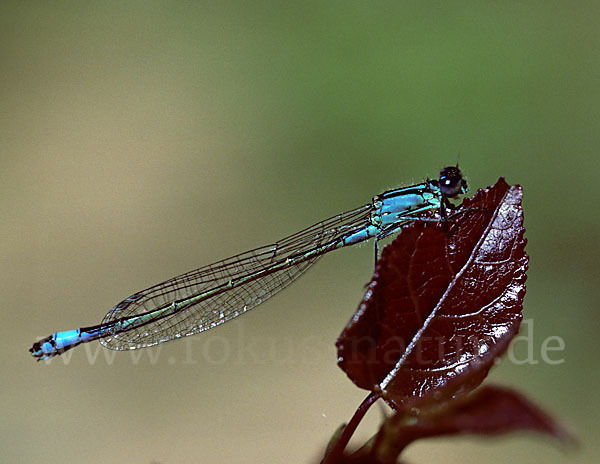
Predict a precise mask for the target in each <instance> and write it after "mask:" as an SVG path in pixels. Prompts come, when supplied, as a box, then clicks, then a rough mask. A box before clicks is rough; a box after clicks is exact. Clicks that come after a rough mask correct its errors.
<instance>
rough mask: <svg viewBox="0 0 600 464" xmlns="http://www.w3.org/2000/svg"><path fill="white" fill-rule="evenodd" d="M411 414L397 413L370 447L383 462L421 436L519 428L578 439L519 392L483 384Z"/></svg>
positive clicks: (392, 459) (571, 441)
mask: <svg viewBox="0 0 600 464" xmlns="http://www.w3.org/2000/svg"><path fill="white" fill-rule="evenodd" d="M408 416H409V414H401V413H397V414H395V415H394V416H393V417H391V418H390V419H389V420H388V421H387V422H386V423H385V424H384V425H383V426H382V427H381V430H380V432H379V434H378V438H377V439H376V440H375V442H374V447H373V449H372V450H370V453H371V454H372V455H376V456H379V460H380V461H382V462H388V461H389V462H396V461H395V459H396V458H397V456H398V454H399V453H400V452H401V451H402V449H403V448H404V447H406V445H408V444H409V443H411V442H413V441H415V440H417V439H419V438H426V437H433V436H444V435H464V434H472V435H473V434H475V435H501V434H505V433H509V432H515V431H518V430H530V431H534V432H538V433H544V434H548V435H550V436H552V437H554V438H557V439H559V440H561V441H562V442H563V443H566V444H574V443H575V438H574V437H573V436H572V435H571V434H570V433H569V432H567V431H566V430H565V429H564V428H563V427H562V426H561V425H560V424H559V423H558V422H556V421H555V420H554V419H553V418H552V417H551V416H550V415H548V414H547V413H546V412H544V411H542V410H541V409H540V408H539V407H537V406H536V405H534V404H533V403H531V402H530V401H529V400H528V399H527V398H525V397H524V396H523V395H521V394H519V393H517V392H516V391H514V390H511V389H509V388H503V387H498V386H486V387H482V388H480V389H479V390H477V391H476V392H474V393H472V394H471V395H468V396H466V397H463V398H461V399H460V400H455V401H450V402H448V403H446V405H445V406H444V407H442V408H441V409H438V410H436V411H435V412H434V413H433V414H429V415H424V416H423V417H419V416H417V417H416V418H415V417H412V418H409V417H408ZM384 456H385V457H384Z"/></svg>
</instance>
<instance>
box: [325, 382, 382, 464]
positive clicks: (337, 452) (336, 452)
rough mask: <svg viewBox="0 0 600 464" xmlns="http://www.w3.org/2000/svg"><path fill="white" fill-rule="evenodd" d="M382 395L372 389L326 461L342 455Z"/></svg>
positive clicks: (328, 454)
mask: <svg viewBox="0 0 600 464" xmlns="http://www.w3.org/2000/svg"><path fill="white" fill-rule="evenodd" d="M380 397H381V393H380V392H375V391H372V392H371V393H369V395H368V396H367V397H366V398H365V399H364V400H363V402H362V403H361V404H360V406H359V407H358V408H357V409H356V411H355V412H354V415H353V416H352V419H350V422H348V424H347V425H346V426H345V427H344V430H342V433H341V434H340V436H339V437H338V439H337V441H336V442H335V445H333V447H332V449H331V451H330V452H329V453H327V456H326V457H325V459H324V460H323V462H324V463H327V462H329V460H330V459H334V460H335V459H336V458H337V457H339V456H341V455H342V453H343V452H344V450H345V449H346V446H348V443H349V442H350V438H352V435H353V434H354V432H355V431H356V428H357V427H358V424H359V423H360V421H361V420H362V418H363V417H365V414H366V413H367V411H368V410H369V408H370V407H371V405H372V404H373V403H375V401H377V400H378V399H379V398H380Z"/></svg>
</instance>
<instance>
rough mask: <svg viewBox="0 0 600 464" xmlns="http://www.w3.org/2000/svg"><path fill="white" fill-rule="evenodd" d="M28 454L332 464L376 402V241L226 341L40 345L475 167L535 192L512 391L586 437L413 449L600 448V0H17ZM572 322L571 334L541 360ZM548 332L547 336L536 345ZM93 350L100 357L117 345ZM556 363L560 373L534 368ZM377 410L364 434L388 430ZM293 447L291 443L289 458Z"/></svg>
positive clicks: (18, 323) (4, 419) (14, 324)
mask: <svg viewBox="0 0 600 464" xmlns="http://www.w3.org/2000/svg"><path fill="white" fill-rule="evenodd" d="M0 11H1V14H0V26H1V27H0V37H1V44H0V52H1V65H0V66H1V70H2V76H1V94H0V97H1V107H2V112H1V118H2V122H1V125H0V192H1V196H0V213H1V218H2V221H1V225H0V228H1V230H2V234H1V237H2V240H0V259H1V269H2V271H1V272H2V300H3V309H2V313H3V316H4V317H3V323H2V327H1V329H0V330H1V331H2V371H3V375H2V380H1V382H2V395H1V397H0V404H1V408H2V414H1V419H0V441H1V443H0V454H1V455H2V456H1V458H2V461H3V462H7V463H8V462H10V463H20V462H23V463H31V462H39V461H44V462H57V461H62V460H64V459H65V458H66V459H67V460H68V461H69V462H87V463H106V462H128V463H183V462H290V460H292V461H294V462H310V461H314V460H317V459H318V458H319V456H320V454H321V453H322V451H323V449H324V446H325V444H326V442H327V440H328V438H329V437H330V436H331V434H332V433H333V432H334V430H335V428H336V427H337V426H338V425H339V424H340V423H342V422H343V421H347V420H348V419H349V418H350V417H351V415H352V413H353V412H354V409H355V407H356V406H357V405H358V404H359V402H360V401H361V400H362V398H363V397H364V396H365V392H363V391H360V390H358V389H357V388H355V387H354V386H353V384H352V383H351V382H350V381H349V380H348V379H347V378H346V377H345V375H344V374H343V373H342V372H341V371H340V370H339V369H338V368H337V366H336V352H335V348H334V342H335V339H336V337H337V336H338V334H339V333H340V331H341V329H342V328H343V326H344V325H345V324H346V322H347V320H348V319H349V318H350V316H351V315H352V313H353V311H354V310H355V309H356V306H357V304H358V302H359V300H360V298H361V296H362V293H363V289H364V284H365V283H366V282H367V281H368V280H369V278H370V274H371V271H372V248H371V247H370V246H362V247H359V248H357V249H353V250H343V251H340V252H337V253H334V254H332V255H330V256H328V257H326V258H324V259H323V260H322V261H321V263H320V264H319V265H318V266H316V267H315V269H314V270H312V271H311V272H309V273H308V274H307V275H306V276H305V277H304V278H302V279H301V280H300V281H299V282H297V283H296V284H295V285H293V286H292V287H290V288H289V289H288V290H287V291H286V292H285V293H283V294H282V295H280V296H277V297H276V298H274V299H273V300H271V301H269V302H268V303H266V304H264V305H263V306H262V307H261V308H259V309H257V310H256V311H253V312H252V313H251V314H249V315H247V316H245V317H243V318H241V319H238V320H236V321H235V322H232V323H230V324H227V325H226V326H224V327H221V328H219V329H218V330H216V331H214V332H210V334H205V335H204V336H198V337H190V338H188V339H185V340H181V341H179V342H177V343H169V344H165V345H162V346H160V349H155V350H150V351H143V350H142V351H136V352H132V353H115V352H111V351H106V350H103V349H101V348H100V346H99V345H98V344H97V343H94V344H91V345H90V346H88V347H87V348H85V349H84V348H83V347H80V348H78V349H76V350H73V351H71V352H69V353H68V355H69V356H63V357H60V358H57V359H55V360H53V361H52V362H51V363H50V365H45V364H44V363H37V364H36V363H35V362H34V360H33V359H32V358H31V357H30V355H29V353H28V351H27V350H28V348H29V347H30V346H31V343H32V342H34V341H35V340H36V338H38V337H43V336H46V335H49V334H50V333H51V332H53V331H55V330H66V329H71V328H75V327H80V326H85V325H92V324H96V323H98V322H99V321H100V320H101V319H102V317H103V315H104V314H105V312H106V311H107V310H109V309H110V308H111V307H112V306H113V305H114V304H115V303H117V302H118V301H120V300H121V299H123V298H125V297H127V296H128V295H130V294H131V293H133V292H134V291H137V290H139V289H141V288H145V287H147V286H150V285H152V284H155V283H157V282H160V281H162V280H164V279H166V278H169V277H171V276H173V275H176V274H179V273H182V272H185V271H188V270H190V269H193V268H195V267H198V266H201V265H204V264H207V263H210V262H212V261H215V260H217V259H220V258H224V257H227V256H229V255H231V254H234V253H237V252H241V251H244V250H246V249H249V248H253V247H255V246H258V245H262V244H265V243H268V242H271V241H273V240H276V239H278V238H280V237H282V236H284V235H287V234H289V233H292V232H295V231H297V230H299V229H301V228H303V227H305V226H308V225H310V224H312V223H313V222H316V221H317V220H321V219H324V218H326V217H329V216H331V215H333V214H336V213H338V212H341V211H343V210H347V209H351V208H353V207H356V206H359V205H361V204H364V203H366V202H368V201H369V200H370V198H371V197H372V196H373V195H375V194H377V193H379V192H380V191H382V190H385V189H388V188H392V187H396V186H400V185H403V184H408V183H412V182H416V181H421V180H423V179H424V178H426V177H427V176H431V177H433V176H436V174H437V172H438V170H439V168H441V167H442V166H445V165H448V164H453V163H455V162H456V160H457V157H458V156H459V154H460V163H461V167H462V168H463V170H464V172H465V173H466V174H467V176H468V179H469V183H470V185H471V187H472V188H477V187H485V186H487V185H489V184H492V183H494V182H495V181H496V180H497V178H498V177H499V176H505V177H506V178H507V180H508V181H509V182H510V183H519V184H522V185H523V188H524V195H525V196H524V207H525V219H526V227H527V237H528V239H529V244H528V247H527V250H528V252H529V254H530V256H531V262H530V271H529V279H528V282H527V284H528V293H527V297H526V299H525V318H526V319H528V320H529V322H528V324H529V325H528V326H527V327H529V328H532V329H533V330H532V334H533V335H532V336H533V338H532V341H531V343H530V344H529V346H528V345H527V343H525V342H524V341H522V342H519V343H517V344H516V346H515V351H514V355H513V358H514V359H517V360H523V359H527V357H528V356H530V355H531V356H533V357H530V358H529V359H530V361H532V363H525V364H519V363H515V362H511V361H510V360H508V359H505V360H504V361H503V362H502V363H501V365H500V366H498V367H497V368H496V369H495V370H494V371H493V373H492V375H491V379H490V380H491V381H495V382H500V383H503V384H505V385H513V386H515V387H518V388H519V389H520V390H522V391H524V392H526V393H527V394H529V395H530V396H531V397H532V398H534V400H535V401H537V402H538V403H539V404H543V405H544V406H545V407H546V408H547V409H548V410H550V411H553V412H554V413H555V414H556V415H557V416H559V417H562V418H564V421H565V422H566V423H567V424H570V426H572V427H573V428H575V429H576V430H577V432H578V434H579V437H580V439H581V441H582V448H581V450H579V451H578V452H571V453H567V454H563V452H562V451H561V450H560V449H559V448H557V447H556V446H554V445H553V444H552V443H551V442H550V441H548V440H546V439H543V438H540V437H535V436H531V435H525V434H516V435H513V436H511V437H509V438H507V439H502V440H489V441H483V440H475V439H467V438H465V439H449V440H429V441H424V442H422V443H418V444H416V445H414V446H412V447H410V448H409V449H408V452H407V454H406V459H407V460H409V461H410V462H415V463H419V462H421V463H423V462H431V463H434V462H450V463H452V462H456V463H459V462H460V463H469V462H473V463H475V462H481V460H482V459H485V460H486V462H498V463H500V462H502V463H505V462H546V463H555V462H556V463H558V462H560V463H564V462H577V463H579V462H596V456H597V455H598V452H599V451H600V445H599V442H598V439H597V437H598V433H599V426H598V416H599V414H600V407H599V406H600V399H599V398H598V393H597V391H598V382H599V380H600V376H599V371H598V362H597V357H596V356H597V353H598V349H597V341H596V339H597V335H598V329H599V328H600V327H599V323H598V322H599V316H598V313H597V312H596V311H597V309H598V304H597V303H596V301H597V300H596V298H597V297H596V292H597V291H598V288H599V284H600V282H599V280H600V279H599V276H600V273H599V272H598V262H600V253H599V245H598V234H599V227H598V226H599V220H598V200H599V195H598V187H597V176H598V172H599V169H598V167H599V165H600V163H599V161H598V146H599V144H600V124H599V122H600V110H599V107H600V105H599V97H600V59H599V57H600V48H599V44H600V28H599V27H598V24H599V21H600V4H599V3H598V2H593V1H588V2H584V1H582V2H567V1H547V0H544V1H529V2H473V1H469V2H446V1H444V2H398V1H379V2H364V1H363V2H348V1H325V2H324V1H309V2H297V3H296V2H282V1H280V2H276V1H270V2H265V1H254V2H230V1H219V2H173V1H166V2H156V1H143V2H141V1H139V2H133V1H132V2H9V1H4V2H2V6H1V7H0ZM551 336H556V337H561V338H562V340H564V343H565V349H564V351H562V352H560V351H559V352H552V353H551V358H552V359H555V360H560V359H564V362H562V363H560V364H556V365H551V364H548V363H546V362H544V361H543V359H542V358H541V347H542V345H543V343H544V341H545V340H546V339H547V338H548V337H551ZM529 350H531V352H529ZM94 356H95V357H94ZM533 362H537V363H535V364H534V363H533ZM380 418H381V415H380V411H378V410H377V408H374V409H373V410H372V411H371V412H370V413H369V416H368V417H367V421H366V423H365V424H364V426H363V427H362V428H361V429H360V430H359V434H358V438H359V439H365V438H366V437H368V436H370V434H371V433H372V432H373V430H374V428H375V426H376V424H377V423H378V421H379V420H380ZM290 456H291V458H290Z"/></svg>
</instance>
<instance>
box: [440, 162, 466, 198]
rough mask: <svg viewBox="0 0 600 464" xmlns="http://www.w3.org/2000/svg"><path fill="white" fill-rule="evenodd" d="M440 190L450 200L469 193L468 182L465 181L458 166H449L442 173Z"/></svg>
mask: <svg viewBox="0 0 600 464" xmlns="http://www.w3.org/2000/svg"><path fill="white" fill-rule="evenodd" d="M440 190H441V192H442V194H443V195H444V196H446V197H449V198H454V197H456V196H457V195H460V194H462V193H466V192H467V181H466V180H465V179H463V176H462V172H460V169H458V167H456V166H449V167H447V168H444V169H442V170H441V172H440Z"/></svg>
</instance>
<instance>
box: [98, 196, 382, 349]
mask: <svg viewBox="0 0 600 464" xmlns="http://www.w3.org/2000/svg"><path fill="white" fill-rule="evenodd" d="M372 207H373V206H372V204H367V205H365V206H362V207H360V208H357V209H354V210H351V211H348V212H345V213H342V214H339V215H337V216H333V217H331V218H329V219H327V220H325V221H322V222H319V223H317V224H314V225H312V226H310V227H308V228H306V229H304V230H302V231H300V232H298V233H295V234H293V235H290V236H289V237H286V238H284V239H282V240H280V241H278V242H276V243H273V244H271V245H266V246H263V247H260V248H256V249H254V250H250V251H246V252H244V253H241V254H239V255H236V256H232V257H231V258H227V259H224V260H222V261H218V262H216V263H213V264H210V265H208V266H205V267H202V268H200V269H196V270H195V271H191V272H188V273H186V274H182V275H180V276H177V277H173V278H172V279H169V280H167V281H165V282H162V283H160V284H158V285H155V286H153V287H150V288H147V289H146V290H143V291H141V292H138V293H135V294H133V295H131V296H130V297H129V298H127V299H125V300H123V301H122V302H121V303H119V304H117V305H116V306H115V307H114V308H113V309H111V310H110V311H109V312H108V313H107V314H106V316H105V317H104V319H103V320H102V325H104V324H110V323H111V322H113V321H115V320H117V319H121V318H123V317H132V316H136V315H141V314H145V313H148V312H150V311H153V310H155V309H157V308H160V307H164V306H165V305H167V304H169V303H171V302H173V301H175V300H178V301H179V300H183V299H185V298H189V297H191V296H194V295H199V294H202V293H204V292H207V291H208V290H210V289H213V288H215V287H218V286H219V285H222V284H224V283H227V282H229V281H230V280H235V279H238V278H240V277H243V276H245V275H248V274H252V273H254V272H257V271H260V270H262V269H265V268H268V267H269V266H271V265H273V264H274V263H276V262H281V261H282V260H285V259H286V258H289V257H293V256H297V255H301V254H304V253H306V252H308V251H310V250H312V249H314V248H315V247H318V246H320V245H323V244H325V243H328V242H330V241H334V240H336V239H338V238H340V237H342V236H343V235H345V234H347V233H348V232H350V231H353V230H355V229H359V228H361V227H364V226H365V225H366V223H367V221H368V220H369V217H370V214H371V211H372ZM318 258H319V256H315V257H314V258H311V259H309V260H306V261H304V262H300V263H298V264H296V265H293V266H289V267H287V268H285V269H281V270H278V271H276V272H273V273H270V274H267V275H265V276H263V277H261V278H259V279H256V280H252V281H250V282H248V283H246V284H242V285H239V286H237V287H233V288H232V289H231V290H229V291H226V292H223V293H220V294H218V295H216V296H214V297H212V298H209V299H206V300H204V301H200V302H199V303H196V304H189V305H188V306H186V307H185V308H184V309H183V310H179V311H178V312H176V313H173V314H171V315H169V316H167V317H163V318H161V319H156V320H154V321H152V322H150V323H148V324H146V325H143V326H139V327H136V328H133V329H132V330H129V331H126V332H120V333H118V334H114V335H110V336H107V337H105V338H101V339H100V342H101V343H102V344H103V345H104V346H106V347H107V348H110V349H113V350H126V349H135V348H142V347H146V346H151V345H155V344H157V343H161V342H165V341H167V340H172V339H175V338H180V337H184V336H188V335H193V334H196V333H198V332H202V331H204V330H208V329H211V328H213V327H216V326H217V325H220V324H222V323H224V322H227V321H229V320H231V319H233V318H234V317H237V316H239V315H241V314H243V313H245V312H246V311H249V310H250V309H252V308H253V307H255V306H256V305H258V304H260V303H262V302H263V301H265V300H266V299H268V298H270V297H272V296H273V295H275V294H276V293H277V292H279V291H280V290H282V289H283V288H285V287H286V286H287V285H289V284H290V283H292V282H293V281H294V280H296V279H297V278H298V277H300V275H301V274H302V273H303V272H304V271H306V269H308V268H309V267H310V266H311V265H312V264H314V263H315V262H316V261H317V259H318Z"/></svg>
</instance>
